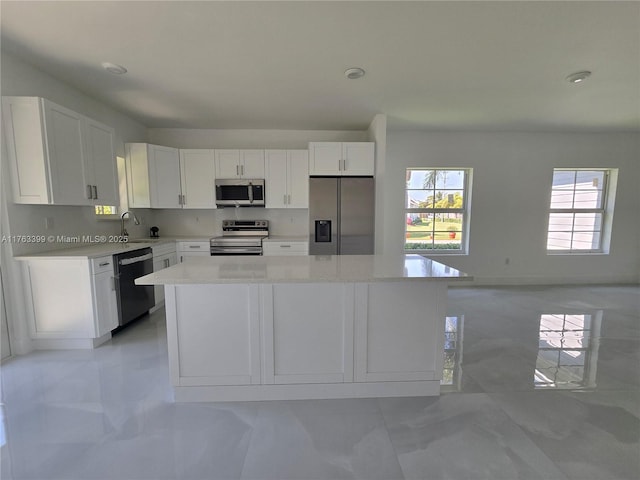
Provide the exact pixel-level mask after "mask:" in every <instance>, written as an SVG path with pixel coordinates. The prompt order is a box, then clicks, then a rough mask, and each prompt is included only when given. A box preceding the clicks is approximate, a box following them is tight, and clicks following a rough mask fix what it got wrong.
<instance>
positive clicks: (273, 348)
mask: <svg viewBox="0 0 640 480" xmlns="http://www.w3.org/2000/svg"><path fill="white" fill-rule="evenodd" d="M263 292H264V295H263V302H264V303H263V304H264V308H263V315H264V317H263V342H264V345H265V348H264V357H263V358H264V368H265V372H267V375H266V376H267V378H268V379H269V380H268V383H275V384H303V383H343V382H351V381H352V380H353V301H354V285H353V284H344V283H331V282H329V283H320V284H310V283H301V284H273V285H265V286H263ZM265 383H267V382H265Z"/></svg>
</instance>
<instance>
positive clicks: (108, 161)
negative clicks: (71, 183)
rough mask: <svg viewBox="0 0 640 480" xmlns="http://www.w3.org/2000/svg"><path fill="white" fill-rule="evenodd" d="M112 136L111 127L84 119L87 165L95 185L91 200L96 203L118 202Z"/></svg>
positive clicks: (92, 183)
mask: <svg viewBox="0 0 640 480" xmlns="http://www.w3.org/2000/svg"><path fill="white" fill-rule="evenodd" d="M113 137H114V132H113V129H112V128H110V127H107V126H106V125H103V124H101V123H99V122H96V121H95V120H91V119H88V118H87V119H85V139H86V142H85V145H86V149H87V166H88V169H89V171H90V175H91V176H90V180H91V181H90V184H91V185H93V186H94V187H95V188H94V192H93V193H94V198H93V202H94V203H95V204H96V205H116V206H117V205H119V204H120V201H119V188H118V172H117V168H116V157H115V153H114V150H113ZM95 197H97V198H95Z"/></svg>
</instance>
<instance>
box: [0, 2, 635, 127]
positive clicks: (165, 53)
mask: <svg viewBox="0 0 640 480" xmlns="http://www.w3.org/2000/svg"><path fill="white" fill-rule="evenodd" d="M0 8H1V22H2V23H1V40H2V48H3V49H5V50H6V51H8V52H10V53H13V54H15V55H17V56H18V57H19V58H22V59H23V60H24V61H27V62H29V63H32V64H34V65H36V66H38V67H39V68H40V69H42V70H44V71H46V72H48V73H50V74H51V75H53V76H54V77H57V78H60V79H62V80H64V81H66V82H67V83H69V84H71V85H73V86H75V87H76V88H78V89H79V90H81V91H83V92H86V93H88V94H90V95H91V96H94V97H96V98H98V99H100V100H102V101H104V102H105V103H107V104H109V105H112V106H114V107H116V108H117V109H119V110H121V111H123V112H125V113H128V114H129V115H130V116H131V117H133V118H135V119H138V120H139V121H140V122H142V123H143V124H145V125H146V126H148V127H168V128H171V127H176V128H274V129H345V130H361V129H365V128H366V127H367V126H368V124H369V123H370V121H371V119H372V118H373V116H374V115H375V114H376V113H385V114H387V118H388V124H389V127H390V128H391V129H424V130H427V129H428V130H434V129H437V130H450V129H458V130H460V129H464V130H531V131H537V130H570V131H600V130H602V131H612V130H619V131H640V3H639V2H617V1H603V2H582V1H568V2H567V1H565V2H554V1H543V2H540V1H537V2H536V1H534V2H525V1H510V2H500V1H498V2H486V1H472V2H464V1H442V2H420V1H418V2H399V1H391V2H377V1H375V2H373V1H372V2H367V1H364V2H345V1H340V2H328V1H317V2H297V1H295V2H271V1H259V2H239V1H230V2H211V1H200V2H189V1H161V2H155V1H141V2H134V1H105V2H93V1H87V2H77V1H70V2H66V1H45V2H31V1H7V0H2V2H1V4H0ZM103 61H110V62H114V63H118V64H121V65H124V66H125V67H127V68H128V70H129V72H128V73H127V74H126V75H123V76H114V75H111V74H109V73H106V72H105V71H104V70H102V68H101V67H100V64H101V62H103ZM352 66H359V67H362V68H364V69H365V70H366V72H367V74H366V76H365V77H364V78H362V79H360V80H355V81H354V80H347V79H346V78H345V77H344V75H343V72H344V70H345V69H347V68H348V67H352ZM579 70H591V71H592V72H593V75H592V76H591V78H589V79H588V80H587V81H586V82H584V83H583V84H580V85H571V84H569V83H568V82H566V81H565V77H566V76H567V75H569V74H570V73H573V72H576V71H579Z"/></svg>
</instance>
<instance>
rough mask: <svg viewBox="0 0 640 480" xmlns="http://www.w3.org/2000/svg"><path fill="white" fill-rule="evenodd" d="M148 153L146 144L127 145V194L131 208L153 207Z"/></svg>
mask: <svg viewBox="0 0 640 480" xmlns="http://www.w3.org/2000/svg"><path fill="white" fill-rule="evenodd" d="M147 152H148V149H147V144H146V143H127V144H125V155H126V157H125V162H126V163H125V164H126V169H127V193H128V195H129V198H128V200H129V207H131V208H149V207H150V206H151V197H150V184H149V159H148V156H147Z"/></svg>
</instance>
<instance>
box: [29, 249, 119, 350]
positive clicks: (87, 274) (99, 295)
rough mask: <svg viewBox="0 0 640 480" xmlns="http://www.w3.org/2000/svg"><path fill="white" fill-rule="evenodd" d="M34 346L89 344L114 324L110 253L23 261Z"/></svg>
mask: <svg viewBox="0 0 640 480" xmlns="http://www.w3.org/2000/svg"><path fill="white" fill-rule="evenodd" d="M27 272H28V275H27V282H28V288H29V289H30V290H31V294H32V305H33V309H32V311H31V312H30V317H31V321H30V324H31V336H32V338H33V340H34V343H35V346H36V348H93V347H95V346H97V345H99V344H100V343H102V342H104V341H106V340H108V339H109V338H111V331H112V330H114V329H115V328H117V327H118V306H117V299H116V291H115V283H114V273H113V257H112V256H107V257H101V258H95V259H87V258H69V257H66V258H65V257H57V258H56V257H46V258H42V259H33V258H32V259H29V260H28V261H27Z"/></svg>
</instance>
